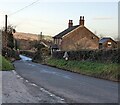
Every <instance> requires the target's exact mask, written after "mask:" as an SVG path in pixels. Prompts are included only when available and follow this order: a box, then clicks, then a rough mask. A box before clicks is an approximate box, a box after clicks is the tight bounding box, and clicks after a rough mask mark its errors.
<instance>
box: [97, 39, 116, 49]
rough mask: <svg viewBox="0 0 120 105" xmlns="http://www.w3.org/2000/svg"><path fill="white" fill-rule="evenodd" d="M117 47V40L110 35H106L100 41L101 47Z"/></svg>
mask: <svg viewBox="0 0 120 105" xmlns="http://www.w3.org/2000/svg"><path fill="white" fill-rule="evenodd" d="M113 48H117V42H116V41H114V40H113V39H112V38H110V37H104V38H102V39H100V41H99V49H113Z"/></svg>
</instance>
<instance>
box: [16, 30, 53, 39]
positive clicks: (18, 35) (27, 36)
mask: <svg viewBox="0 0 120 105" xmlns="http://www.w3.org/2000/svg"><path fill="white" fill-rule="evenodd" d="M14 38H15V39H19V40H20V39H23V40H29V41H34V40H38V39H40V38H41V36H40V35H37V34H31V33H22V32H16V33H14ZM42 38H43V39H44V40H48V41H49V40H50V41H51V40H52V37H51V36H47V35H43V36H42Z"/></svg>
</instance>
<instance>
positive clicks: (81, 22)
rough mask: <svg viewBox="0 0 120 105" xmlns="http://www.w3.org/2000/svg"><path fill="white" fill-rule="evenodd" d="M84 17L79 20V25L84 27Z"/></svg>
mask: <svg viewBox="0 0 120 105" xmlns="http://www.w3.org/2000/svg"><path fill="white" fill-rule="evenodd" d="M84 22H85V20H84V16H80V20H79V25H83V26H84Z"/></svg>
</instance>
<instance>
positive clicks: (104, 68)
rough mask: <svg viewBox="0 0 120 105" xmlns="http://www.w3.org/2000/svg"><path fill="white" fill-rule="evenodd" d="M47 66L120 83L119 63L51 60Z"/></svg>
mask: <svg viewBox="0 0 120 105" xmlns="http://www.w3.org/2000/svg"><path fill="white" fill-rule="evenodd" d="M46 64H47V65H50V66H54V67H57V68H61V69H64V70H69V71H72V72H77V73H80V74H84V75H89V76H93V77H97V78H103V79H107V80H112V81H118V77H119V76H120V71H118V68H119V67H120V65H119V64H117V63H100V62H88V61H69V60H68V61H65V60H64V59H53V58H51V59H49V60H47V62H46Z"/></svg>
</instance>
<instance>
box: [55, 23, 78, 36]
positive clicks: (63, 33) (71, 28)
mask: <svg viewBox="0 0 120 105" xmlns="http://www.w3.org/2000/svg"><path fill="white" fill-rule="evenodd" d="M79 26H80V25H76V26H72V27H70V28H67V29H65V30H64V31H62V32H60V33H59V34H57V35H56V36H54V37H53V38H62V37H63V36H64V35H66V34H67V33H69V32H71V31H72V30H74V29H75V28H77V27H79Z"/></svg>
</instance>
